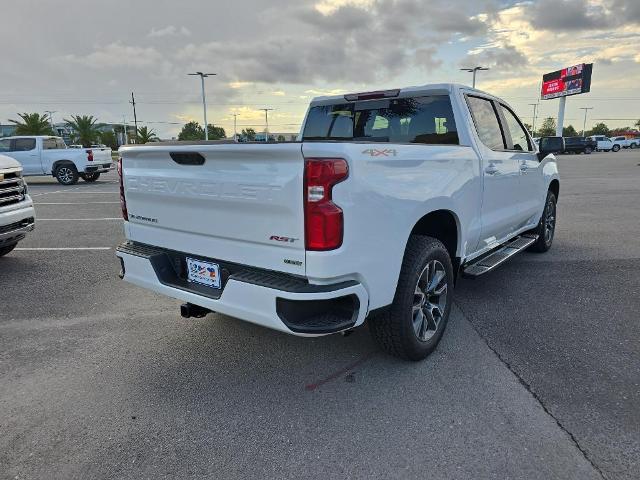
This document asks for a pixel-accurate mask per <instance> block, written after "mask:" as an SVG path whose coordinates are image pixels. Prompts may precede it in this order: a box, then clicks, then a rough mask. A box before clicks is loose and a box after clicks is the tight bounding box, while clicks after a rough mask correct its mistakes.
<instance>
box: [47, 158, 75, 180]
mask: <svg viewBox="0 0 640 480" xmlns="http://www.w3.org/2000/svg"><path fill="white" fill-rule="evenodd" d="M62 165H73V166H74V167H75V166H76V164H75V163H73V162H72V161H71V160H56V161H55V162H54V163H53V165H51V175H53V176H54V177H55V176H56V170H57V169H58V168H59V167H60V166H62ZM76 170H77V167H76Z"/></svg>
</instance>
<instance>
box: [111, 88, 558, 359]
mask: <svg viewBox="0 0 640 480" xmlns="http://www.w3.org/2000/svg"><path fill="white" fill-rule="evenodd" d="M563 150H564V142H563V140H562V138H561V137H543V138H541V139H540V145H539V147H538V146H537V145H535V144H534V142H533V141H532V138H531V137H530V135H529V133H528V132H527V130H526V129H525V128H524V126H523V124H522V122H521V121H520V120H519V119H518V117H517V116H516V115H515V114H514V112H513V110H512V109H511V108H510V107H509V106H508V105H507V104H506V103H505V102H504V101H502V100H500V99H499V98H496V97H494V96H491V95H489V94H487V93H484V92H481V91H479V90H475V89H471V88H468V87H463V86H460V85H454V84H438V85H428V86H422V87H411V88H405V89H401V90H387V91H380V92H368V93H362V94H352V95H344V96H331V97H320V98H316V99H314V100H313V101H312V103H311V105H310V108H309V110H308V112H307V116H306V119H305V123H304V127H303V130H302V133H301V136H300V141H299V142H295V143H275V144H274V143H271V144H264V143H261V144H257V143H245V144H235V143H233V142H192V143H188V142H175V143H157V144H153V145H150V144H147V145H140V146H127V147H124V148H121V149H120V152H121V159H120V161H119V164H118V170H119V174H120V179H121V187H120V190H121V203H122V210H123V216H124V218H125V224H124V225H125V226H124V230H125V234H126V238H127V241H126V242H125V243H123V244H122V245H121V246H120V247H118V251H117V255H118V256H119V257H120V260H121V263H122V272H121V276H122V277H123V278H124V280H126V281H129V282H132V283H134V284H136V285H140V286H143V287H146V288H149V289H151V290H154V291H156V292H160V293H163V294H166V295H169V296H171V297H174V298H177V299H181V300H182V301H183V302H186V303H184V304H183V305H182V307H181V311H182V314H183V316H186V317H189V316H196V317H198V316H204V315H205V314H207V313H208V312H211V311H216V312H220V313H224V314H227V315H231V316H234V317H238V318H241V319H244V320H247V321H250V322H253V323H256V324H259V325H263V326H265V327H269V328H273V329H277V330H280V331H283V332H287V333H292V334H296V335H301V336H317V335H325V334H329V333H335V332H340V331H346V330H349V329H352V328H354V327H357V326H359V325H361V324H362V323H363V322H364V321H365V319H367V318H368V319H369V320H368V322H369V325H370V329H371V331H372V333H373V336H374V338H375V339H376V340H377V341H378V342H379V344H380V345H381V346H382V347H383V348H384V349H385V350H387V351H388V352H390V353H392V354H394V355H397V356H399V357H401V358H406V359H411V360H419V359H422V358H424V357H426V356H427V355H428V354H429V353H430V352H431V351H433V349H434V348H435V346H436V345H437V343H438V342H439V340H440V338H441V336H442V333H443V331H444V329H445V326H446V324H447V319H448V317H449V311H450V309H451V305H452V300H453V289H454V282H455V278H456V275H457V274H458V273H460V274H462V275H465V276H468V277H477V276H480V275H483V274H485V273H487V272H489V271H491V270H492V269H493V268H495V267H497V266H498V265H500V264H502V263H503V262H504V261H505V260H507V259H509V258H510V257H512V256H513V255H514V254H516V253H518V252H520V251H522V250H524V249H529V250H533V251H537V252H544V251H546V250H548V249H549V248H550V247H551V244H552V241H553V236H554V231H555V219H556V200H557V198H558V194H559V188H560V183H559V176H558V169H557V165H556V160H555V157H554V156H553V154H552V153H554V152H560V151H563ZM531 281H535V280H534V279H532V280H531Z"/></svg>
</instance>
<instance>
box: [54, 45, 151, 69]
mask: <svg viewBox="0 0 640 480" xmlns="http://www.w3.org/2000/svg"><path fill="white" fill-rule="evenodd" d="M162 59H163V57H162V55H161V54H160V52H158V51H157V50H156V49H155V48H153V47H137V46H129V45H123V44H121V43H119V42H116V43H111V44H109V45H106V46H104V47H99V48H98V49H96V50H94V51H93V52H91V53H89V54H87V55H76V54H69V55H62V56H60V57H56V58H54V61H61V62H65V63H70V64H76V65H82V66H86V67H91V68H95V69H109V68H114V67H127V68H147V67H149V66H151V65H158V64H159V63H160V62H161V61H162Z"/></svg>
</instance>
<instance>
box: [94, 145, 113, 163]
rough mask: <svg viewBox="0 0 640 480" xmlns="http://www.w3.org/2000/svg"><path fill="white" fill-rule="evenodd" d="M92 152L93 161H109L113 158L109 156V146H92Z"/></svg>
mask: <svg viewBox="0 0 640 480" xmlns="http://www.w3.org/2000/svg"><path fill="white" fill-rule="evenodd" d="M91 151H92V152H93V161H94V162H96V163H111V162H113V159H112V158H111V149H110V148H92V149H91Z"/></svg>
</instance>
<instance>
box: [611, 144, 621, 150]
mask: <svg viewBox="0 0 640 480" xmlns="http://www.w3.org/2000/svg"><path fill="white" fill-rule="evenodd" d="M612 150H613V151H614V152H617V151H619V150H620V145H614V146H613V148H612Z"/></svg>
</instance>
